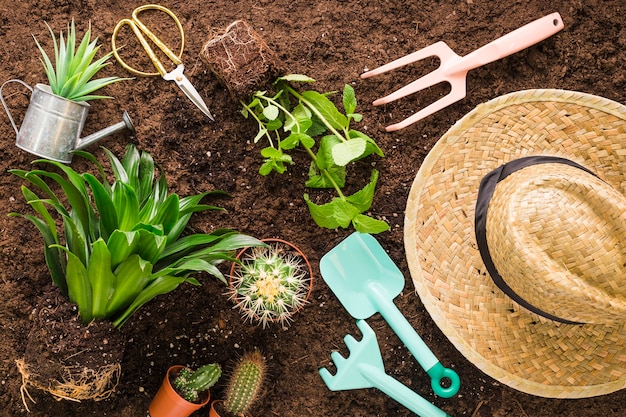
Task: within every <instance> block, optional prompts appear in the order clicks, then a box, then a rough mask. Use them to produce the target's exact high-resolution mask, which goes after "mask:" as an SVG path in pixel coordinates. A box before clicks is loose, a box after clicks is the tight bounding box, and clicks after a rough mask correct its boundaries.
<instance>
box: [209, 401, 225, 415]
mask: <svg viewBox="0 0 626 417" xmlns="http://www.w3.org/2000/svg"><path fill="white" fill-rule="evenodd" d="M222 403H224V401H223V400H215V401H213V402H212V403H211V409H210V410H209V417H222V415H221V414H220V413H218V412H217V410H216V409H215V406H216V405H217V404H222Z"/></svg>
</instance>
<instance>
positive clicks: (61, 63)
mask: <svg viewBox="0 0 626 417" xmlns="http://www.w3.org/2000/svg"><path fill="white" fill-rule="evenodd" d="M46 26H48V24H47V23H46ZM48 30H50V35H52V42H53V44H54V64H53V63H52V60H51V59H50V57H49V56H48V54H46V51H45V50H44V49H43V48H42V46H41V45H40V44H39V42H38V41H37V38H35V43H36V44H37V48H39V51H40V52H41V55H42V59H41V61H42V63H43V65H44V69H45V71H46V75H47V76H48V82H49V83H50V89H51V90H52V92H53V93H54V94H56V95H58V96H61V97H64V98H66V99H68V100H73V101H87V100H95V99H101V98H109V97H108V96H98V95H91V93H93V92H94V91H96V90H99V89H101V88H102V87H105V86H107V85H109V84H112V83H115V82H118V81H122V80H127V79H128V78H119V77H105V78H98V79H95V80H92V78H93V77H94V76H95V75H96V73H97V72H98V71H100V70H101V69H102V68H104V67H105V66H106V65H108V64H107V61H108V59H109V58H110V57H111V55H112V54H113V53H112V52H109V53H108V54H106V55H104V56H103V57H102V58H100V59H97V60H96V61H94V62H92V61H93V59H94V58H95V56H96V53H97V52H98V49H100V47H99V46H96V43H97V40H98V39H97V38H96V39H94V40H93V41H91V24H90V25H89V29H88V30H87V32H85V35H84V36H83V39H82V40H81V42H80V44H79V45H78V48H76V27H75V25H74V20H73V19H72V23H71V25H70V24H68V26H67V38H64V37H63V32H60V34H59V42H58V44H57V38H56V36H55V35H54V31H53V30H52V28H50V26H48Z"/></svg>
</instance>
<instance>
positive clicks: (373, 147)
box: [348, 129, 385, 158]
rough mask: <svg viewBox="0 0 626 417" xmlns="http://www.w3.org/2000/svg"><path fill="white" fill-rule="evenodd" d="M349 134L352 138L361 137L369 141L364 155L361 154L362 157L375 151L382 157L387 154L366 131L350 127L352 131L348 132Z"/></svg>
mask: <svg viewBox="0 0 626 417" xmlns="http://www.w3.org/2000/svg"><path fill="white" fill-rule="evenodd" d="M348 136H349V137H350V138H351V139H354V138H361V139H364V140H365V141H366V142H367V145H366V147H365V152H364V153H363V155H361V158H365V157H366V156H368V155H371V154H373V153H375V154H376V155H378V156H380V157H384V156H385V154H384V153H383V151H382V149H380V147H379V146H378V145H377V144H376V142H374V139H372V138H370V137H369V136H367V135H366V134H365V133H363V132H359V131H358V130H354V129H350V131H349V132H348Z"/></svg>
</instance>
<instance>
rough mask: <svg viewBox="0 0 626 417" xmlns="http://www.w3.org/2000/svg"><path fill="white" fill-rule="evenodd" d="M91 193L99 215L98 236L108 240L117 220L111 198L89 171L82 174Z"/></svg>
mask: <svg viewBox="0 0 626 417" xmlns="http://www.w3.org/2000/svg"><path fill="white" fill-rule="evenodd" d="M83 178H84V179H85V181H87V183H88V184H89V187H90V188H91V192H92V194H93V200H94V203H95V204H96V208H97V209H98V214H99V215H100V236H101V237H102V238H104V239H105V240H108V239H109V237H110V236H111V233H113V231H114V230H115V229H117V227H118V224H119V221H118V218H117V210H116V209H115V205H114V204H113V199H112V198H111V195H110V194H109V192H107V189H106V188H105V186H104V185H103V184H102V183H101V182H100V181H98V179H97V178H96V177H94V176H93V175H91V174H89V173H85V174H83Z"/></svg>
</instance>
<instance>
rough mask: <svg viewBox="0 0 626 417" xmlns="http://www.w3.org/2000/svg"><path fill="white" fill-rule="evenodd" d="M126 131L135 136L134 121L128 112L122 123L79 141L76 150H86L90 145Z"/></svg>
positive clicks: (123, 116) (124, 115) (125, 113)
mask: <svg viewBox="0 0 626 417" xmlns="http://www.w3.org/2000/svg"><path fill="white" fill-rule="evenodd" d="M124 129H128V130H129V131H130V134H131V135H133V136H134V135H135V125H133V121H132V120H131V119H130V116H129V115H128V113H127V112H124V114H123V115H122V121H121V122H119V123H116V124H114V125H112V126H109V127H105V128H104V129H102V130H99V131H97V132H95V133H92V134H91V135H89V136H85V137H84V138H81V139H78V142H77V143H76V149H84V148H86V147H88V146H89V145H92V144H94V143H96V142H98V141H99V140H101V139H104V138H105V137H107V136H111V135H113V134H115V133H118V132H121V131H122V130H124Z"/></svg>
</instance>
